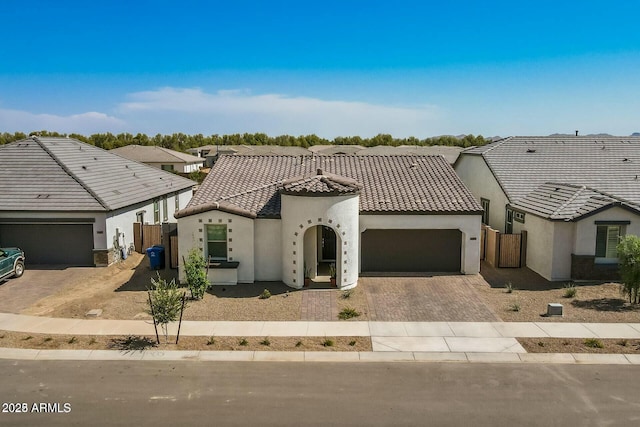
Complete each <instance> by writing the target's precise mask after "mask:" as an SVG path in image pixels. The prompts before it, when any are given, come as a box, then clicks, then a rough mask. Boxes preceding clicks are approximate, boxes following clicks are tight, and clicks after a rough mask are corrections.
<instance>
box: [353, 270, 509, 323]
mask: <svg viewBox="0 0 640 427" xmlns="http://www.w3.org/2000/svg"><path fill="white" fill-rule="evenodd" d="M478 285H485V286H489V285H488V284H486V282H484V279H483V278H482V276H480V275H473V276H471V275H469V276H463V275H456V276H431V277H360V279H359V280H358V286H362V287H363V288H364V290H365V291H366V295H367V303H368V305H369V318H370V320H373V321H384V322H390V321H403V322H494V321H500V320H501V319H500V318H499V317H498V316H497V315H496V314H495V313H494V312H493V311H492V310H491V309H490V308H489V307H488V306H487V305H486V304H485V303H484V301H483V299H482V297H481V296H480V295H479V294H478V292H477V291H476V290H475V289H474V286H478Z"/></svg>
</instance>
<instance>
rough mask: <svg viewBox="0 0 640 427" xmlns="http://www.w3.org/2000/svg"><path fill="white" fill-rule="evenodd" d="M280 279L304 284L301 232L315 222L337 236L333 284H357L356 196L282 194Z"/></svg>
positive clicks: (298, 284) (297, 285) (357, 222)
mask: <svg viewBox="0 0 640 427" xmlns="http://www.w3.org/2000/svg"><path fill="white" fill-rule="evenodd" d="M281 217H282V236H283V237H282V281H283V282H284V283H286V284H287V285H289V286H291V287H294V288H301V287H302V286H303V284H304V252H305V250H304V235H305V232H306V231H307V229H308V228H310V227H314V226H317V225H326V226H328V227H331V228H332V229H333V230H334V231H335V233H336V237H337V241H338V242H339V245H338V253H337V254H336V255H337V257H338V259H337V262H336V267H337V285H338V287H339V288H343V289H345V288H350V287H353V286H356V285H357V282H358V267H359V252H358V250H359V237H360V236H359V225H358V224H359V196H358V195H349V196H333V197H303V196H291V195H282V208H281Z"/></svg>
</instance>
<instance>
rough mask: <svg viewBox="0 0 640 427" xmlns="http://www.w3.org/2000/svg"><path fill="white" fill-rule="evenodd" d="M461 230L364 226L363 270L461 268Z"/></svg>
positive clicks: (444, 270) (439, 270) (362, 242)
mask: <svg viewBox="0 0 640 427" xmlns="http://www.w3.org/2000/svg"><path fill="white" fill-rule="evenodd" d="M461 246H462V233H461V232H460V230H366V231H364V232H363V233H362V241H361V251H362V271H363V272H394V271H395V272H422V271H424V272H429V271H432V272H458V273H459V272H460V271H461V268H460V255H461Z"/></svg>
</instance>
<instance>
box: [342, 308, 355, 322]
mask: <svg viewBox="0 0 640 427" xmlns="http://www.w3.org/2000/svg"><path fill="white" fill-rule="evenodd" d="M358 316H360V313H358V311H357V310H356V309H355V308H352V307H345V308H343V309H342V311H341V312H340V313H339V314H338V319H340V320H347V319H353V318H354V317H358Z"/></svg>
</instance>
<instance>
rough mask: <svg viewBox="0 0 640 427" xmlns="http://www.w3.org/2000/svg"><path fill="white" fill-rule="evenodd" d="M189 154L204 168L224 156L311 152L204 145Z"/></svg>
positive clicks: (286, 147) (276, 147) (262, 146)
mask: <svg viewBox="0 0 640 427" xmlns="http://www.w3.org/2000/svg"><path fill="white" fill-rule="evenodd" d="M187 151H188V152H189V153H191V154H193V155H195V156H198V157H201V158H204V159H205V166H206V167H211V166H213V164H214V163H215V162H216V161H217V160H218V158H219V157H220V156H222V155H225V154H231V155H238V156H307V155H309V154H310V153H311V152H310V151H309V150H307V149H306V148H304V147H297V146H280V145H204V146H202V147H197V148H190V149H188V150H187Z"/></svg>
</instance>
